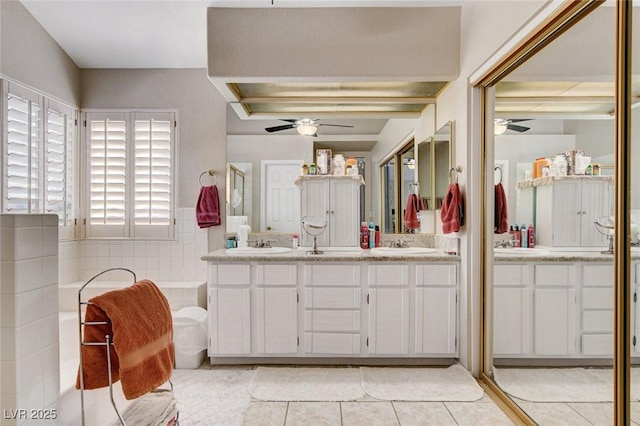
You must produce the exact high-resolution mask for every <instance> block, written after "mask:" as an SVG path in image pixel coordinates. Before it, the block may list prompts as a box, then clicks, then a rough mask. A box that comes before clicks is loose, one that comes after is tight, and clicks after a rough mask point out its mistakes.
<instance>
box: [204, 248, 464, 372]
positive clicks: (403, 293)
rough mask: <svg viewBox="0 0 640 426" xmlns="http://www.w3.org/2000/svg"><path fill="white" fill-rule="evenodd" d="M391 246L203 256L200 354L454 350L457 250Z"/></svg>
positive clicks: (410, 354) (442, 354)
mask: <svg viewBox="0 0 640 426" xmlns="http://www.w3.org/2000/svg"><path fill="white" fill-rule="evenodd" d="M231 253H233V252H231ZM397 253H401V251H399V252H397ZM397 253H392V254H382V255H378V254H372V253H371V252H370V251H369V250H364V251H360V252H357V251H352V252H351V251H336V252H331V251H326V252H325V253H324V254H322V255H308V254H306V250H295V251H291V252H288V253H272V254H263V255H261V254H252V255H246V254H243V255H229V254H228V253H227V251H225V250H218V251H215V252H212V253H209V254H208V255H206V256H203V257H202V260H206V261H208V265H209V266H208V271H209V276H208V302H209V335H210V340H209V349H208V354H209V356H210V357H215V358H221V357H233V358H236V359H237V358H239V357H240V358H242V357H248V358H252V357H254V358H255V357H316V358H318V357H320V358H321V357H341V358H344V357H355V358H366V357H391V358H429V357H431V358H455V357H457V356H458V346H457V333H458V321H457V318H458V304H457V295H458V281H459V280H458V274H459V272H458V269H459V257H458V256H451V255H447V254H444V253H442V252H435V253H432V254H406V255H405V254H397Z"/></svg>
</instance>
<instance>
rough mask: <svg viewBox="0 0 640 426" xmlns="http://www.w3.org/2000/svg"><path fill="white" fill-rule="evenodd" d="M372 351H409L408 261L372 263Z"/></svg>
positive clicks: (369, 299) (370, 341)
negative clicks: (400, 262)
mask: <svg viewBox="0 0 640 426" xmlns="http://www.w3.org/2000/svg"><path fill="white" fill-rule="evenodd" d="M367 302H368V304H369V337H368V342H367V345H368V347H369V353H370V354H378V355H390V354H402V355H406V354H408V353H409V336H410V331H409V318H410V312H409V309H410V308H409V304H410V300H409V265H408V264H387V263H384V264H375V265H369V296H368V298H367Z"/></svg>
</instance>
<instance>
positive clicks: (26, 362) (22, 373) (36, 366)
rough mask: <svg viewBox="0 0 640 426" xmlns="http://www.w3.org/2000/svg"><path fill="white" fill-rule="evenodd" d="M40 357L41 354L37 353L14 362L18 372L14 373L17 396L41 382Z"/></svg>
mask: <svg viewBox="0 0 640 426" xmlns="http://www.w3.org/2000/svg"><path fill="white" fill-rule="evenodd" d="M41 355H42V354H41V352H40V351H37V352H34V353H32V354H28V355H26V356H25V357H22V358H20V359H18V360H16V369H17V370H18V371H17V372H16V390H17V392H18V394H20V393H24V392H25V391H26V390H28V389H29V387H31V386H32V385H33V384H34V383H36V382H39V381H42V378H43V371H42V363H41V362H40V358H41ZM24 408H27V407H24ZM29 408H39V407H29Z"/></svg>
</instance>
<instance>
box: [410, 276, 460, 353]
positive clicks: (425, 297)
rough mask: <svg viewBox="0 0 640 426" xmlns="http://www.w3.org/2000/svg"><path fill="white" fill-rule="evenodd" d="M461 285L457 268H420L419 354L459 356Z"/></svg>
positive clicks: (417, 306)
mask: <svg viewBox="0 0 640 426" xmlns="http://www.w3.org/2000/svg"><path fill="white" fill-rule="evenodd" d="M457 283H458V276H457V268H456V265H452V264H443V265H417V266H416V303H415V351H416V353H418V354H421V353H422V354H431V355H443V356H447V355H454V354H456V350H457V334H458V333H457V329H458V322H457V318H458V310H457V309H456V308H457V302H458V287H457Z"/></svg>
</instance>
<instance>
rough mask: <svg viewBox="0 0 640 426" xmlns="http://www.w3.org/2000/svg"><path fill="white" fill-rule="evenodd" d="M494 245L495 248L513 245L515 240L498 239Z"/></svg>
mask: <svg viewBox="0 0 640 426" xmlns="http://www.w3.org/2000/svg"><path fill="white" fill-rule="evenodd" d="M494 247H495V248H507V247H513V240H511V239H509V240H502V241H496V243H495V244H494Z"/></svg>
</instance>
